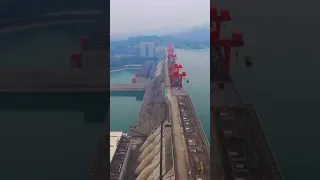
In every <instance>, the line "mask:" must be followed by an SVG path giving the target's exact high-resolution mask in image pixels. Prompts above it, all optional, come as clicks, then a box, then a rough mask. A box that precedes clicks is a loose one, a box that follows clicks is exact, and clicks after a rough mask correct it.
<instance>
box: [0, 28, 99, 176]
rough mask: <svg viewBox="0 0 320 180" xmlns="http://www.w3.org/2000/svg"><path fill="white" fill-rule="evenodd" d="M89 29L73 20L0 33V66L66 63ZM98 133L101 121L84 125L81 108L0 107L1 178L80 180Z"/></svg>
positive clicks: (89, 163)
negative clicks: (7, 108) (24, 108)
mask: <svg viewBox="0 0 320 180" xmlns="http://www.w3.org/2000/svg"><path fill="white" fill-rule="evenodd" d="M91 31H92V28H90V27H88V26H86V25H81V24H80V25H79V24H78V25H76V24H74V25H56V26H50V27H44V28H37V29H30V30H26V31H20V32H12V33H0V45H1V48H0V61H1V68H22V69H25V68H55V67H59V68H64V67H68V66H69V65H70V63H69V58H70V56H71V54H72V52H73V51H77V50H79V49H80V36H81V35H84V34H89V33H91ZM15 100H16V99H15ZM17 101H19V100H17ZM0 103H1V102H0ZM2 103H3V102H2ZM48 103H50V102H48ZM29 109H30V108H29ZM102 131H103V120H102V123H101V124H99V123H98V124H92V123H89V124H88V123H84V115H83V113H82V112H80V111H74V110H69V109H61V110H53V109H52V110H50V109H48V110H45V111H44V110H37V109H35V110H27V109H26V110H15V109H12V110H3V109H0V142H1V145H0V179H3V180H18V179H33V180H57V179H60V180H64V179H65V180H67V179H68V180H70V179H83V180H85V179H87V178H88V176H87V173H88V171H89V169H90V167H91V165H92V163H93V153H94V151H95V150H96V148H97V143H98V140H99V137H100V136H101V134H102Z"/></svg>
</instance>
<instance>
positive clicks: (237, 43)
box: [210, 8, 244, 73]
mask: <svg viewBox="0 0 320 180" xmlns="http://www.w3.org/2000/svg"><path fill="white" fill-rule="evenodd" d="M210 18H211V22H215V23H216V26H215V28H211V29H210V41H211V47H213V48H216V47H222V48H223V50H224V56H225V61H226V71H227V72H228V73H230V67H231V48H232V47H241V46H243V44H244V42H243V38H242V33H240V32H236V31H235V32H233V33H232V38H231V39H221V36H220V35H221V22H227V21H230V20H231V15H230V12H229V11H228V10H222V11H221V13H220V15H219V14H218V11H217V9H216V8H211V10H210ZM237 55H238V54H237Z"/></svg>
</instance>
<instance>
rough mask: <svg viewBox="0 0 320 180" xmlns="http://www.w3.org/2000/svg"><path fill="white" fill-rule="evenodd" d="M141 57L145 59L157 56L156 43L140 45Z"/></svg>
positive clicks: (142, 43)
mask: <svg viewBox="0 0 320 180" xmlns="http://www.w3.org/2000/svg"><path fill="white" fill-rule="evenodd" d="M139 48H140V56H143V57H155V56H156V44H155V43H154V42H141V43H140V44H139Z"/></svg>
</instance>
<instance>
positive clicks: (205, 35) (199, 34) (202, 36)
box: [171, 23, 210, 43]
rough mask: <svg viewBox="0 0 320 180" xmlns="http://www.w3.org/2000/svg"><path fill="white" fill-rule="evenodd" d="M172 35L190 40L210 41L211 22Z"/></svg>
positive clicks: (198, 41)
mask: <svg viewBox="0 0 320 180" xmlns="http://www.w3.org/2000/svg"><path fill="white" fill-rule="evenodd" d="M171 36H173V37H175V38H181V39H183V40H185V41H188V42H197V43H209V42H210V23H206V24H203V25H201V26H198V27H195V28H192V29H189V30H187V31H184V32H179V33H174V34H171Z"/></svg>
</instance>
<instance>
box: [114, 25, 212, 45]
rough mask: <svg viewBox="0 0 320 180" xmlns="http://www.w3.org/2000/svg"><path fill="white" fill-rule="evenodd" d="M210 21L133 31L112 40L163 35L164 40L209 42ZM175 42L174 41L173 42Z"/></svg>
mask: <svg viewBox="0 0 320 180" xmlns="http://www.w3.org/2000/svg"><path fill="white" fill-rule="evenodd" d="M209 25H210V23H206V24H203V25H200V26H197V27H191V28H190V27H183V26H176V27H170V28H168V27H167V28H163V29H162V28H160V29H156V30H153V31H150V32H145V33H131V34H123V35H114V34H112V35H111V36H110V40H111V41H119V40H126V39H128V38H129V37H147V36H161V39H164V41H168V42H172V41H178V42H182V41H183V42H190V43H194V42H195V43H208V42H209V41H210V26H209ZM172 43H173V42H172Z"/></svg>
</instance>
